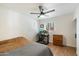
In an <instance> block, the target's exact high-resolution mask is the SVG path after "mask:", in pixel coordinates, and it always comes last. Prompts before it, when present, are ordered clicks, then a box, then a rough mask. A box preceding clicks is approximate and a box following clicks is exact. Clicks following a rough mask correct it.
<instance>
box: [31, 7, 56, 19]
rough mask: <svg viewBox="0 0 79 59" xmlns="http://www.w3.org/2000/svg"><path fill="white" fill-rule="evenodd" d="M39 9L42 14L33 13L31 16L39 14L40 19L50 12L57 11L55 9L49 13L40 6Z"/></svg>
mask: <svg viewBox="0 0 79 59" xmlns="http://www.w3.org/2000/svg"><path fill="white" fill-rule="evenodd" d="M38 8H39V11H40V13H32V12H31V13H30V14H39V16H38V18H39V17H40V16H42V15H46V14H47V13H50V12H54V11H55V9H53V10H49V11H45V12H44V9H43V6H38Z"/></svg>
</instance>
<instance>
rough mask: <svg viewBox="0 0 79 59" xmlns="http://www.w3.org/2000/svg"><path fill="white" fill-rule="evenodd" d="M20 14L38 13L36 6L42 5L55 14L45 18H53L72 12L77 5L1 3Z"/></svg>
mask: <svg viewBox="0 0 79 59" xmlns="http://www.w3.org/2000/svg"><path fill="white" fill-rule="evenodd" d="M0 5H3V6H6V7H7V8H10V9H12V10H15V11H17V12H21V13H30V12H39V9H38V6H39V5H43V6H44V8H45V9H46V10H51V9H55V12H52V13H49V14H47V15H48V16H47V17H55V16H59V15H63V14H67V13H71V12H74V11H75V9H76V7H77V6H78V5H79V4H77V3H42V4H41V3H3V4H0Z"/></svg>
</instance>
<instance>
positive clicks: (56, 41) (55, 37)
mask: <svg viewBox="0 0 79 59" xmlns="http://www.w3.org/2000/svg"><path fill="white" fill-rule="evenodd" d="M53 44H54V45H59V46H62V45H63V35H53Z"/></svg>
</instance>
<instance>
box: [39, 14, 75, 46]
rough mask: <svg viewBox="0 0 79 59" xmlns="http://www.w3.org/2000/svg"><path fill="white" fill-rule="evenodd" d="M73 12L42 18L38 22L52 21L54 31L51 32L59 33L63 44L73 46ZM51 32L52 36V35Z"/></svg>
mask: <svg viewBox="0 0 79 59" xmlns="http://www.w3.org/2000/svg"><path fill="white" fill-rule="evenodd" d="M72 20H73V13H69V14H66V15H62V16H58V17H54V18H50V19H44V20H43V19H42V20H40V21H39V23H44V24H45V23H48V22H53V21H54V31H52V32H53V34H60V35H63V36H64V40H63V44H64V45H67V46H72V47H75V44H76V43H75V33H74V27H73V21H72ZM53 34H52V36H53Z"/></svg>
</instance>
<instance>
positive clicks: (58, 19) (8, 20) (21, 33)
mask: <svg viewBox="0 0 79 59" xmlns="http://www.w3.org/2000/svg"><path fill="white" fill-rule="evenodd" d="M40 5H41V6H44V7H43V8H44V9H45V12H46V11H48V10H51V9H55V11H54V12H51V13H48V14H46V15H45V16H44V15H42V16H40V17H39V18H38V16H39V15H33V14H30V13H31V12H36V13H38V12H40V11H39V7H38V6H40ZM78 5H79V4H78V3H75V4H73V3H0V45H1V48H0V52H1V53H0V55H8V56H10V55H13V56H17V55H25V56H26V55H42V56H44V55H46V56H47V55H48V56H49V55H50V56H51V55H54V56H55V55H56V56H57V55H58V56H74V55H75V56H76V55H79V52H78V50H79V46H78V44H79V43H78V40H77V39H76V38H75V34H78V33H76V28H75V27H76V24H77V25H78V23H76V24H74V23H75V20H76V19H78V14H79V12H78V10H79V8H78ZM64 7H65V8H64ZM48 23H53V24H52V27H53V30H51V31H50V33H49V36H50V37H49V42H50V43H49V45H44V44H39V43H38V44H37V43H34V44H32V43H31V44H30V46H31V47H29V45H28V47H24V48H25V49H27V51H26V50H25V49H22V48H19V49H16V50H13V51H10V52H6V51H9V50H11V49H14V48H16V47H19V46H20V45H18V44H17V43H21V44H23V45H24V44H29V41H28V40H30V42H31V41H33V42H34V41H35V42H36V40H37V34H38V33H39V30H40V25H41V24H43V25H44V26H43V28H42V29H41V30H46V25H47V24H48ZM77 27H78V26H77ZM49 30H50V29H49ZM77 32H78V31H77ZM53 35H62V36H63V41H62V44H63V45H64V46H65V47H66V48H65V47H61V46H53ZM16 37H17V38H18V39H19V40H16ZM21 38H22V39H23V40H20V39H21ZM8 39H10V40H8ZM11 39H13V40H11ZM14 39H15V40H14ZM25 39H27V40H25ZM25 42H27V43H25ZM15 43H16V45H15ZM33 45H34V46H33ZM4 46H5V47H4ZM48 46H49V47H48ZM52 46H53V48H55V49H56V52H55V51H53V52H52V48H51V47H52ZM36 47H37V49H35V48H36ZM39 47H40V49H39ZM41 47H42V48H41ZM56 47H57V48H58V47H59V48H58V49H57V48H56ZM29 48H30V49H32V48H33V49H32V50H33V51H37V52H36V53H35V54H34V52H33V51H31V50H30V49H29ZM49 48H50V51H51V52H50V51H49ZM62 48H63V49H62ZM34 49H35V50H34ZM42 49H46V50H44V51H43V52H41V50H42ZM55 49H54V50H55ZM61 49H62V51H61V52H59V51H60V50H61ZM76 49H77V50H76ZM22 50H23V52H21V54H20V53H19V51H22ZM38 50H40V51H38ZM28 51H31V52H28ZM45 51H46V52H45ZM63 51H65V52H64V53H63ZM66 51H70V52H66ZM3 52H6V53H3ZM24 52H28V54H26V53H24ZM38 53H40V54H38ZM65 53H66V54H65Z"/></svg>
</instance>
